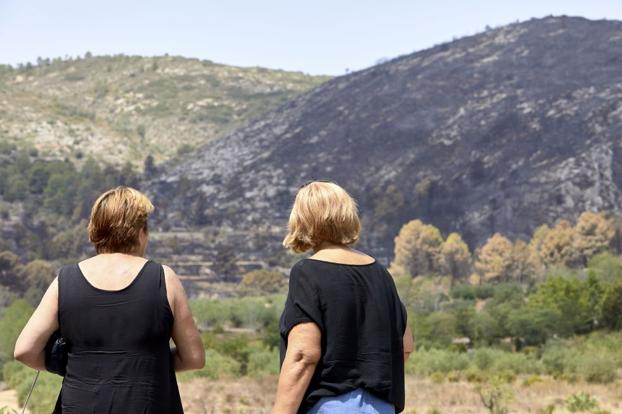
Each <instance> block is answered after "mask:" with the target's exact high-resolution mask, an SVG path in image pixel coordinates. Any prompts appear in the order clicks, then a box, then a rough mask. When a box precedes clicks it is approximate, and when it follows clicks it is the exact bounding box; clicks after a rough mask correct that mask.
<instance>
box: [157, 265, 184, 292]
mask: <svg viewBox="0 0 622 414" xmlns="http://www.w3.org/2000/svg"><path fill="white" fill-rule="evenodd" d="M162 268H163V269H164V281H165V283H166V289H167V291H168V292H169V294H172V295H173V296H177V295H179V294H183V292H184V288H183V286H182V284H181V280H179V276H178V275H177V273H175V271H174V270H173V269H171V268H170V267H169V266H167V265H162Z"/></svg>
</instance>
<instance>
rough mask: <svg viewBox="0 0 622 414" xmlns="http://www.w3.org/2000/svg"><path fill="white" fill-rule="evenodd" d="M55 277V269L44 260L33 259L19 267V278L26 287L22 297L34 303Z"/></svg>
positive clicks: (39, 298)
mask: <svg viewBox="0 0 622 414" xmlns="http://www.w3.org/2000/svg"><path fill="white" fill-rule="evenodd" d="M55 277H56V269H55V268H54V266H52V265H51V264H50V263H49V262H46V261H45V260H38V259H37V260H33V261H32V262H30V263H28V264H26V265H25V266H24V267H23V268H21V269H20V272H19V278H20V280H21V282H22V284H23V285H24V286H25V287H26V293H25V294H24V298H25V299H26V300H28V302H30V303H31V304H36V303H38V302H39V300H41V297H42V296H43V294H44V293H45V291H46V290H47V288H48V287H49V285H50V283H52V280H54V278H55Z"/></svg>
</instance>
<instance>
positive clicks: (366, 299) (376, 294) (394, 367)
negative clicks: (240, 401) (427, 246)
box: [280, 259, 406, 413]
mask: <svg viewBox="0 0 622 414" xmlns="http://www.w3.org/2000/svg"><path fill="white" fill-rule="evenodd" d="M304 322H315V323H316V324H317V326H318V327H319V328H320V330H321V332H322V341H321V343H322V355H321V358H320V361H319V363H318V365H317V367H316V369H315V372H314V374H313V377H312V379H311V383H310V385H309V388H308V389H307V391H306V393H305V396H304V398H303V401H302V404H301V406H300V409H299V410H298V413H305V412H307V411H308V410H309V409H310V408H311V407H312V406H313V405H314V404H315V403H316V402H317V401H318V400H319V399H320V398H322V397H331V396H337V395H340V394H345V393H347V392H350V391H353V390H355V389H357V388H363V389H365V390H367V391H369V392H370V393H372V394H374V395H376V396H377V397H379V398H381V399H383V400H385V401H387V402H389V403H391V404H393V405H394V406H395V409H396V412H401V411H402V410H403V409H404V345H403V337H404V331H405V329H406V310H405V308H404V306H403V305H402V303H401V302H400V300H399V297H398V295H397V290H396V288H395V284H394V283H393V278H392V277H391V275H390V274H389V272H388V271H387V270H386V269H385V268H384V266H382V265H380V264H378V263H377V262H374V263H371V264H368V265H346V264H337V263H331V262H325V261H320V260H315V259H303V260H301V261H299V262H298V263H296V264H295V265H294V267H293V268H292V270H291V273H290V277H289V293H288V295H287V300H286V302H285V309H284V311H283V314H282V315H281V322H280V331H281V364H283V359H284V358H285V351H286V349H287V336H288V334H289V331H290V330H291V329H292V328H293V327H294V326H295V325H297V324H299V323H304Z"/></svg>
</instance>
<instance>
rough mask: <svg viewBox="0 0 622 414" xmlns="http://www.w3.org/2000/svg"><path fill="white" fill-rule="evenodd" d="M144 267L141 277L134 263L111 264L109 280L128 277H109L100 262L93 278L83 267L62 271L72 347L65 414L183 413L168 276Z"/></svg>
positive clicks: (64, 328)
mask: <svg viewBox="0 0 622 414" xmlns="http://www.w3.org/2000/svg"><path fill="white" fill-rule="evenodd" d="M90 260H93V259H90ZM137 260H142V261H143V262H144V263H143V264H142V267H141V268H140V270H139V271H138V272H137V273H136V274H135V276H132V274H131V271H130V272H127V271H125V270H127V269H135V268H136V267H137V265H136V262H135V261H134V262H133V263H131V262H126V263H123V262H116V263H110V273H112V274H124V273H125V274H128V275H129V276H127V277H108V278H107V279H106V278H102V274H103V275H105V273H106V268H105V267H103V266H101V265H102V263H101V262H100V263H93V262H91V263H88V261H87V263H86V265H85V266H84V269H85V270H84V272H85V273H86V275H85V273H83V270H82V269H81V266H80V265H77V264H74V265H69V266H65V267H63V268H62V269H61V272H60V274H59V279H58V283H59V323H60V330H61V334H62V336H63V337H64V338H65V339H66V341H67V342H68V343H69V347H70V352H69V361H68V365H67V374H66V376H65V379H64V381H63V388H62V392H61V400H62V411H63V413H69V414H71V413H93V414H98V413H167V414H168V413H181V412H183V410H182V407H181V402H180V398H179V391H178V389H177V384H176V381H175V373H174V369H173V361H172V356H171V352H170V349H169V340H170V338H171V330H172V327H173V314H172V312H171V308H170V305H169V301H168V298H167V291H166V280H165V277H164V270H163V268H162V266H161V265H160V264H158V263H155V262H153V261H146V262H145V261H144V259H137ZM84 263H85V262H83V264H84ZM89 269H90V271H89ZM124 269H125V270H124ZM91 273H92V274H91ZM87 277H88V278H87ZM106 280H107V282H106ZM102 285H105V288H102V287H104V286H102Z"/></svg>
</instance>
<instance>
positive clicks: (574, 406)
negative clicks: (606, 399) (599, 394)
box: [566, 392, 598, 413]
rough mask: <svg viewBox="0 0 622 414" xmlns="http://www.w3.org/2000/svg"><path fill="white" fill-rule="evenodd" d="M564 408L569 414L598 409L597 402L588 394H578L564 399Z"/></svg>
mask: <svg viewBox="0 0 622 414" xmlns="http://www.w3.org/2000/svg"><path fill="white" fill-rule="evenodd" d="M566 408H567V409H568V411H570V412H571V413H576V412H578V411H592V410H597V409H598V401H597V400H596V399H595V398H594V397H592V396H591V395H590V394H588V393H585V392H580V393H578V394H573V395H571V396H570V397H568V398H567V399H566Z"/></svg>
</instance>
